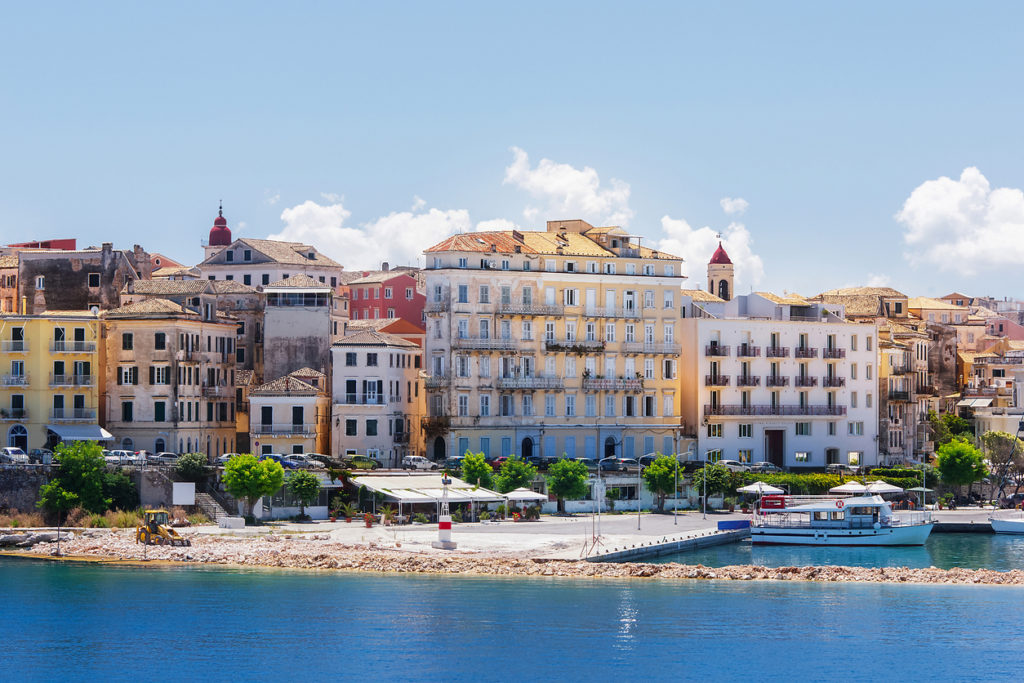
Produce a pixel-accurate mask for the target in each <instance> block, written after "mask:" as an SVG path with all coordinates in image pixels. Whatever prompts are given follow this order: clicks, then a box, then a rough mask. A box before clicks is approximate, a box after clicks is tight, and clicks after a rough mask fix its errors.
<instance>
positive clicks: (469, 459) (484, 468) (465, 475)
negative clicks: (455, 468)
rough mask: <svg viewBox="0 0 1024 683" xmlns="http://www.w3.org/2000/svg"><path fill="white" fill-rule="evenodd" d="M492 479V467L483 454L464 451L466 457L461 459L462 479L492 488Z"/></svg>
mask: <svg viewBox="0 0 1024 683" xmlns="http://www.w3.org/2000/svg"><path fill="white" fill-rule="evenodd" d="M493 479H494V469H492V468H491V466H490V464H489V463H488V462H487V460H486V459H485V458H484V454H483V453H470V452H469V451H466V457H464V458H463V459H462V480H463V481H465V482H467V483H470V484H473V485H474V486H482V487H483V488H485V489H489V488H494V482H493Z"/></svg>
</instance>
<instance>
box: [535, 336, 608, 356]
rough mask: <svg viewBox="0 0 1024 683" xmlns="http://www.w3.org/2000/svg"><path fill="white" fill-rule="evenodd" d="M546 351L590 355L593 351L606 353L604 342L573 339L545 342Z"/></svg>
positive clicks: (546, 340)
mask: <svg viewBox="0 0 1024 683" xmlns="http://www.w3.org/2000/svg"><path fill="white" fill-rule="evenodd" d="M544 350H545V351H566V352H568V353H588V352H591V351H604V342H603V341H598V340H596V339H573V340H571V341H570V340H568V339H566V340H564V341H557V340H555V339H545V340H544Z"/></svg>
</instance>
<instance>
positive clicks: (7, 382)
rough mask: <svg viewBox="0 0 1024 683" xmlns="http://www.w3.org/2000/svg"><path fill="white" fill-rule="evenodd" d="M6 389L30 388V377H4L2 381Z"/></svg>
mask: <svg viewBox="0 0 1024 683" xmlns="http://www.w3.org/2000/svg"><path fill="white" fill-rule="evenodd" d="M0 381H2V383H3V386H5V387H24V386H28V375H4V376H3V378H2V380H0Z"/></svg>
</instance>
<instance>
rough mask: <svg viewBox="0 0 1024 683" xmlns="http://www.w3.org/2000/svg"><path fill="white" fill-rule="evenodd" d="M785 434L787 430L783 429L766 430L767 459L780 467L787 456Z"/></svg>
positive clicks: (765, 450) (765, 449) (765, 447)
mask: <svg viewBox="0 0 1024 683" xmlns="http://www.w3.org/2000/svg"><path fill="white" fill-rule="evenodd" d="M785 434H786V432H785V430H782V429H766V430H764V453H765V460H767V461H768V462H770V463H771V464H773V465H775V466H776V467H778V468H780V469H781V468H782V467H783V465H784V460H785V457H786V454H785V451H784V450H783V448H784V445H785V441H784V437H785Z"/></svg>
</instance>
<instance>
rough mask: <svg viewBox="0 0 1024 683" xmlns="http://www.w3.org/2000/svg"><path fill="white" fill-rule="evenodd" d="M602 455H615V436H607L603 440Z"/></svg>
mask: <svg viewBox="0 0 1024 683" xmlns="http://www.w3.org/2000/svg"><path fill="white" fill-rule="evenodd" d="M604 457H606V458H614V457H615V437H612V436H609V437H608V438H607V439H605V440H604Z"/></svg>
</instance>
